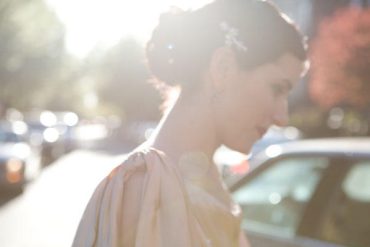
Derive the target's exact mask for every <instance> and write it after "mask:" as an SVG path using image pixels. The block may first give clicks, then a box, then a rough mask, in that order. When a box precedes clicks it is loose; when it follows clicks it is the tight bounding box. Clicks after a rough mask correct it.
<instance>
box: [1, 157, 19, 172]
mask: <svg viewBox="0 0 370 247" xmlns="http://www.w3.org/2000/svg"><path fill="white" fill-rule="evenodd" d="M22 166H23V162H22V161H21V160H19V159H9V160H8V161H7V162H6V164H5V167H6V171H7V172H10V173H16V172H19V171H20V170H21V169H22Z"/></svg>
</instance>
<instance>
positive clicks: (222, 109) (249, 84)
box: [215, 54, 304, 153]
mask: <svg viewBox="0 0 370 247" xmlns="http://www.w3.org/2000/svg"><path fill="white" fill-rule="evenodd" d="M303 69H304V63H303V62H302V61H300V60H299V59H297V58H296V57H295V56H293V55H291V54H284V55H283V56H281V57H280V59H278V60H277V61H276V62H274V63H269V64H264V65H261V66H259V67H257V68H254V69H252V70H249V71H245V70H242V69H238V70H237V72H235V73H234V76H233V79H232V81H229V83H228V86H227V87H225V90H224V91H223V92H222V96H221V98H220V100H218V102H217V103H215V104H217V105H215V107H216V109H217V110H216V111H215V125H216V132H217V136H218V138H219V141H220V142H221V144H224V145H226V146H228V147H230V148H232V149H234V150H237V151H240V152H244V153H248V152H249V151H250V149H251V147H252V145H253V144H254V142H255V141H257V140H258V139H260V138H261V137H262V136H263V135H264V134H265V132H266V131H267V129H268V128H269V127H270V126H271V125H278V126H284V125H286V124H287V122H288V108H287V107H288V106H287V103H288V102H287V100H288V94H289V92H290V91H291V89H292V88H293V87H294V86H295V84H296V83H297V82H298V80H299V79H300V76H301V73H302V71H303Z"/></svg>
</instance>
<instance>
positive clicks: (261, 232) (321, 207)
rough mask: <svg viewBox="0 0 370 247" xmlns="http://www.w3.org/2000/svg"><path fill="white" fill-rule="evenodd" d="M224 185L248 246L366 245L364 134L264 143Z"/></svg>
mask: <svg viewBox="0 0 370 247" xmlns="http://www.w3.org/2000/svg"><path fill="white" fill-rule="evenodd" d="M259 158H260V159H259V160H260V162H261V163H260V164H259V165H257V166H256V168H255V169H252V170H251V171H250V172H249V173H248V174H247V175H245V176H244V177H243V178H241V179H240V180H238V181H237V182H235V183H234V184H232V185H231V186H230V190H231V192H232V195H233V198H234V200H235V201H236V202H237V203H239V204H240V206H241V208H242V210H243V221H242V226H243V228H244V229H245V231H246V234H247V236H248V237H249V240H250V242H251V245H252V247H253V246H258V247H265V246H274V247H283V246H284V247H303V246H304V247H329V246H330V247H338V246H359V247H366V246H370V138H331V139H316V140H300V141H294V142H288V143H284V144H276V145H272V146H270V147H268V148H267V149H266V150H265V151H264V152H262V153H260V157H259Z"/></svg>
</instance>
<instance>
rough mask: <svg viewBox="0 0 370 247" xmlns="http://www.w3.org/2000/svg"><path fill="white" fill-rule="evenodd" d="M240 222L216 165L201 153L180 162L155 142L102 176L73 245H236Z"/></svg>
mask: <svg viewBox="0 0 370 247" xmlns="http://www.w3.org/2000/svg"><path fill="white" fill-rule="evenodd" d="M211 178H212V179H211ZM215 178H217V179H215ZM240 222H241V211H240V208H239V206H238V205H236V204H235V203H234V202H233V201H232V200H231V197H230V195H229V193H228V191H227V190H226V189H225V186H224V185H223V183H222V181H221V178H220V176H219V174H218V171H217V168H216V167H215V166H214V165H212V164H211V163H210V162H207V161H206V160H205V159H204V158H203V157H202V156H201V155H197V154H196V155H192V154H190V155H188V156H187V157H186V156H184V158H183V159H181V160H180V161H179V162H178V164H174V163H173V162H172V161H171V160H170V159H169V157H167V156H166V155H165V154H164V153H163V152H161V151H158V150H156V149H153V148H150V149H147V150H142V151H135V152H133V153H132V154H130V155H128V157H127V159H126V160H125V161H124V162H123V163H122V164H121V165H120V166H118V167H116V168H115V169H114V170H113V171H112V172H111V173H110V174H109V175H108V176H107V177H106V178H105V179H103V181H101V183H100V184H99V185H98V187H97V188H96V190H95V192H94V194H93V195H92V197H91V199H90V201H89V203H88V205H87V207H86V209H85V212H84V214H83V216H82V219H81V222H80V225H79V227H78V230H77V232H76V236H75V239H74V242H73V246H74V247H92V246H99V247H110V246H112V247H118V246H123V247H206V246H212V247H226V246H227V247H234V246H235V247H236V246H238V244H239V242H238V241H239V233H240Z"/></svg>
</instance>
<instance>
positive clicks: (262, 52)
mask: <svg viewBox="0 0 370 247" xmlns="http://www.w3.org/2000/svg"><path fill="white" fill-rule="evenodd" d="M222 25H226V26H227V27H228V28H229V29H226V30H225V29H223V28H222ZM230 35H232V37H235V38H236V39H237V40H238V42H240V43H241V44H242V46H241V45H237V44H235V42H234V43H231V45H230V44H229V45H230V46H231V47H232V49H233V50H234V51H235V54H236V57H237V60H238V63H239V65H240V66H241V67H242V68H243V69H246V70H248V69H252V68H255V67H258V66H259V65H262V64H265V63H271V62H274V61H276V60H277V59H279V58H280V57H281V56H282V55H283V54H285V53H287V52H290V53H291V54H293V55H295V56H296V57H297V58H298V59H300V60H302V61H305V60H306V45H305V42H304V39H303V36H302V35H301V33H300V32H299V31H298V30H297V28H296V26H295V25H294V24H293V23H292V22H291V21H290V20H289V19H288V18H287V17H286V16H284V15H282V14H281V13H280V12H279V11H278V10H277V8H276V7H275V6H274V5H272V4H271V3H270V2H268V1H262V0H215V1H214V2H212V3H210V4H208V5H206V6H204V7H203V8H201V9H198V10H195V11H182V10H180V9H172V10H171V11H169V12H168V13H164V14H162V15H161V17H160V20H159V24H158V26H157V27H156V28H155V29H154V31H153V33H152V37H151V39H150V40H149V42H148V43H147V47H146V52H147V59H148V65H149V68H150V70H151V72H152V74H153V75H154V76H155V77H156V78H157V79H158V80H160V81H162V82H166V84H168V85H180V86H181V87H182V88H185V87H193V86H195V85H193V84H197V83H199V80H200V78H201V76H202V73H203V72H204V70H205V69H206V68H207V66H208V63H209V60H210V59H211V56H212V53H213V51H214V50H215V49H217V48H218V47H222V46H224V45H225V42H226V41H227V40H226V39H227V38H228V37H230Z"/></svg>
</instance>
